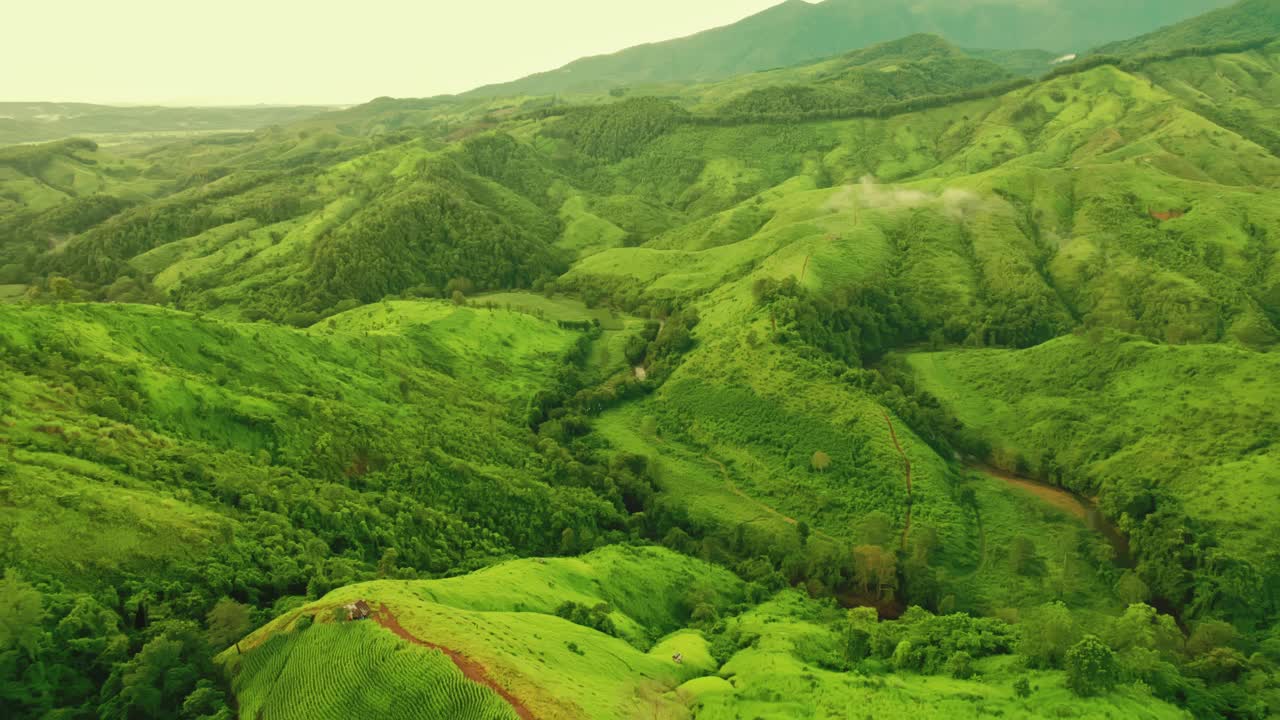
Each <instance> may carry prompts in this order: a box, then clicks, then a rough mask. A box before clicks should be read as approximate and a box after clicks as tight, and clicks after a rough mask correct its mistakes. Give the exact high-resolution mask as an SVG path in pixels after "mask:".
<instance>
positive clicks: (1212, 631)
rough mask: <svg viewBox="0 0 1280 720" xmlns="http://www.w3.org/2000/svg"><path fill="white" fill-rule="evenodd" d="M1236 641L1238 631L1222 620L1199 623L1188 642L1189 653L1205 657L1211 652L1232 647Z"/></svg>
mask: <svg viewBox="0 0 1280 720" xmlns="http://www.w3.org/2000/svg"><path fill="white" fill-rule="evenodd" d="M1235 639H1236V629H1235V627H1233V626H1232V625H1231V623H1227V622H1223V621H1221V620H1205V621H1203V622H1200V623H1197V624H1196V627H1195V629H1194V630H1192V631H1191V637H1190V638H1189V639H1188V640H1187V653H1188V654H1190V655H1205V654H1208V653H1209V652H1210V651H1211V650H1214V649H1215V648H1220V647H1226V646H1228V645H1230V644H1231V643H1232V642H1233V641H1234V640H1235Z"/></svg>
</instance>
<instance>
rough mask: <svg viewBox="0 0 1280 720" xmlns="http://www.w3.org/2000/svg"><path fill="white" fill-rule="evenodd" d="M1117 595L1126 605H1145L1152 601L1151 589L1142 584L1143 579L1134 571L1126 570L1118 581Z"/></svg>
mask: <svg viewBox="0 0 1280 720" xmlns="http://www.w3.org/2000/svg"><path fill="white" fill-rule="evenodd" d="M1116 594H1117V595H1119V596H1120V600H1121V602H1123V603H1124V604H1125V605H1133V604H1134V603H1145V602H1146V601H1147V600H1150V599H1151V588H1148V587H1147V584H1146V583H1144V582H1142V578H1140V577H1138V573H1136V572H1134V571H1132V570H1126V571H1125V573H1124V574H1123V575H1121V576H1120V579H1119V580H1117V581H1116Z"/></svg>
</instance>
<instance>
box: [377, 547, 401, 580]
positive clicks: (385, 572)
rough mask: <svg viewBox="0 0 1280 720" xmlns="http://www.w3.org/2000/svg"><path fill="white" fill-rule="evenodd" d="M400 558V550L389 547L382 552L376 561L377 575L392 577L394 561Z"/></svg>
mask: <svg viewBox="0 0 1280 720" xmlns="http://www.w3.org/2000/svg"><path fill="white" fill-rule="evenodd" d="M399 559H400V551H399V550H397V549H395V548H393V547H389V548H387V549H386V550H384V551H383V552H382V559H380V560H379V561H378V577H380V578H385V577H392V576H394V575H395V574H396V561H397V560H399Z"/></svg>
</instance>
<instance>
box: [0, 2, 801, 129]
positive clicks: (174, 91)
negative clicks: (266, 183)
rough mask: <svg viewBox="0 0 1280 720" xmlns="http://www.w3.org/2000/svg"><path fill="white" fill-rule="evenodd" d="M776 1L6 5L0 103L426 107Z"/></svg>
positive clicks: (0, 18)
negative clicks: (446, 96)
mask: <svg viewBox="0 0 1280 720" xmlns="http://www.w3.org/2000/svg"><path fill="white" fill-rule="evenodd" d="M779 2H781V0H421V1H419V2H409V1H406V0H355V1H354V2H352V1H350V0H348V1H347V2H341V3H338V2H333V0H6V2H4V7H3V9H0V25H3V26H4V27H5V33H4V36H5V37H4V41H3V42H0V101H8V100H49V101H59V102H72V101H79V102H96V103H158V104H183V103H188V104H249V103H270V104H307V103H336V104H345V103H357V102H364V101H367V100H370V99H372V98H375V97H379V96H382V95H390V96H393V97H427V96H430V95H439V94H442V93H455V92H462V91H464V90H469V89H471V88H474V87H477V86H479V85H484V84H487V83H493V82H502V81H506V80H514V79H516V78H518V77H522V76H524V75H528V74H530V73H534V72H539V71H542V70H550V69H553V68H556V67H559V66H560V65H563V64H565V63H567V62H569V61H571V60H575V59H577V58H579V57H582V56H585V55H595V54H600V53H607V52H613V51H615V50H621V49H623V48H625V47H629V46H631V45H637V44H640V43H644V42H653V41H657V40H665V39H668V38H673V37H679V36H682V35H688V34H690V33H694V32H697V31H699V30H705V29H707V28H711V27H715V26H718V25H725V24H728V23H731V22H734V21H736V20H739V19H741V18H743V17H746V16H748V15H751V14H753V13H756V12H759V11H760V10H763V9H765V8H767V7H769V6H771V5H776V4H778V3H779Z"/></svg>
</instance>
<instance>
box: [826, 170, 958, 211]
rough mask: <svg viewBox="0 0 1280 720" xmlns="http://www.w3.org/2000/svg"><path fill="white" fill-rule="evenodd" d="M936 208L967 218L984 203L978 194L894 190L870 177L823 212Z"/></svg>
mask: <svg viewBox="0 0 1280 720" xmlns="http://www.w3.org/2000/svg"><path fill="white" fill-rule="evenodd" d="M928 206H937V207H939V208H940V209H941V210H942V211H943V212H945V213H946V214H948V215H950V216H952V217H957V218H959V217H964V216H965V215H968V214H970V213H972V212H974V211H976V210H978V209H979V208H980V207H981V206H982V199H981V198H979V197H978V196H977V195H976V194H975V193H972V192H970V191H968V190H961V189H959V188H948V189H946V190H944V191H942V192H941V193H927V192H924V191H922V190H910V189H906V188H895V187H893V186H892V185H881V184H880V183H877V182H876V180H875V178H873V177H871V176H870V175H868V176H865V177H863V178H862V180H861V181H860V182H859V183H858V184H857V185H846V186H844V187H843V188H841V189H840V191H839V192H837V193H835V194H834V195H832V196H831V198H830V199H829V200H827V202H826V204H825V205H824V206H823V208H824V209H826V210H830V211H834V212H839V211H842V210H853V209H855V208H867V209H873V210H907V209H911V208H919V207H928Z"/></svg>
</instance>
